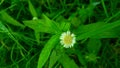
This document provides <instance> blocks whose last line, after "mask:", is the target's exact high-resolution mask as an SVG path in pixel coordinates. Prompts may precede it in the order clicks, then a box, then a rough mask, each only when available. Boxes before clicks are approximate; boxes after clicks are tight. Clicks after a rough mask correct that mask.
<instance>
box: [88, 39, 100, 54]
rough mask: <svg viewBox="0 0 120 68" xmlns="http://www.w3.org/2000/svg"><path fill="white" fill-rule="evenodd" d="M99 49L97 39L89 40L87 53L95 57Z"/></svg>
mask: <svg viewBox="0 0 120 68" xmlns="http://www.w3.org/2000/svg"><path fill="white" fill-rule="evenodd" d="M100 48H101V42H100V40H99V39H93V38H90V39H89V42H88V45H87V49H88V51H89V53H94V54H96V55H97V53H98V52H99V50H100Z"/></svg>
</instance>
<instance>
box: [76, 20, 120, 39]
mask: <svg viewBox="0 0 120 68" xmlns="http://www.w3.org/2000/svg"><path fill="white" fill-rule="evenodd" d="M118 26H120V20H118V21H115V22H113V23H107V24H104V25H102V26H100V27H96V29H94V30H89V31H88V32H86V33H83V34H81V35H79V36H77V40H82V39H86V38H89V37H91V36H94V35H96V34H99V33H102V32H104V31H107V30H110V29H112V28H115V27H118Z"/></svg>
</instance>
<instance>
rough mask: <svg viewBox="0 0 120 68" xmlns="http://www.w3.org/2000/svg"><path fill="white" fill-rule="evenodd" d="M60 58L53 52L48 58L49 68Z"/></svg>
mask: <svg viewBox="0 0 120 68" xmlns="http://www.w3.org/2000/svg"><path fill="white" fill-rule="evenodd" d="M59 58H60V55H57V54H56V51H55V50H53V52H52V54H51V56H50V61H49V68H52V67H53V65H54V64H55V63H56V62H57V60H58V59H59Z"/></svg>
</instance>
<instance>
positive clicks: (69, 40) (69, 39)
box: [60, 31, 76, 48]
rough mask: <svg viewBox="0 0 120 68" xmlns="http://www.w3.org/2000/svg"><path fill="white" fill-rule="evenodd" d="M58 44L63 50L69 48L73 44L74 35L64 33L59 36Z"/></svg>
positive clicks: (68, 32)
mask: <svg viewBox="0 0 120 68" xmlns="http://www.w3.org/2000/svg"><path fill="white" fill-rule="evenodd" d="M60 40H61V41H60V43H61V44H62V45H63V47H65V48H71V47H73V45H74V44H75V42H76V41H75V35H74V34H73V33H70V31H67V32H64V33H62V34H61V36H60Z"/></svg>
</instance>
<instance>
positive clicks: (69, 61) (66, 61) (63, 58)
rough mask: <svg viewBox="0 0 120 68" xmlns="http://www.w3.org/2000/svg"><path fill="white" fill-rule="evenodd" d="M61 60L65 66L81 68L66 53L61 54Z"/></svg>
mask: <svg viewBox="0 0 120 68" xmlns="http://www.w3.org/2000/svg"><path fill="white" fill-rule="evenodd" d="M59 62H60V63H61V64H62V65H63V67H64V68H79V67H78V66H77V64H76V63H75V62H74V60H72V59H70V58H69V56H67V55H66V54H63V55H62V56H61V58H60V59H59Z"/></svg>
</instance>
